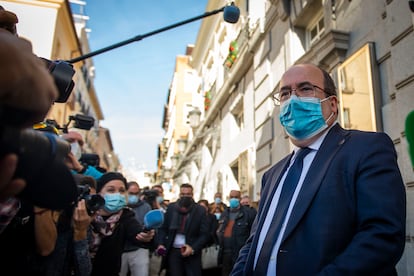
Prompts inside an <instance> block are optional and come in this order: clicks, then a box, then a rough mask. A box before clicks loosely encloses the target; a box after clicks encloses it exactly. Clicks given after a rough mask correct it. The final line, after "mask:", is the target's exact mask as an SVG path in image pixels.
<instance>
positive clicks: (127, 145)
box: [84, 0, 219, 172]
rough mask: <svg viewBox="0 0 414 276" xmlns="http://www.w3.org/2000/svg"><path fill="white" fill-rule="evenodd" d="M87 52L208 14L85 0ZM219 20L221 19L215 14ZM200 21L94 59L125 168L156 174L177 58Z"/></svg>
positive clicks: (196, 0)
mask: <svg viewBox="0 0 414 276" xmlns="http://www.w3.org/2000/svg"><path fill="white" fill-rule="evenodd" d="M86 2H87V4H86V6H85V8H84V13H85V15H87V16H89V17H90V19H89V21H88V22H87V27H88V28H90V29H91V32H90V34H89V43H90V48H91V51H95V50H99V49H101V48H104V47H107V46H110V45H113V44H115V43H118V42H121V41H124V40H127V39H130V38H132V37H135V36H137V35H143V34H147V33H149V32H152V31H154V30H158V29H160V28H163V27H166V26H169V25H172V24H175V23H177V22H181V21H183V20H187V19H190V18H192V17H195V16H198V15H201V14H204V13H205V12H206V6H207V0H158V1H142V0H105V1H102V0H87V1H86ZM213 16H219V15H213ZM200 24H201V20H198V21H194V22H192V23H188V24H186V25H183V26H180V27H177V28H175V29H171V30H168V31H165V32H162V33H159V34H156V35H153V36H149V37H146V38H145V39H143V40H140V41H137V42H133V43H131V44H128V45H125V46H122V47H120V48H117V49H114V50H111V51H109V52H105V53H102V54H99V55H97V56H94V57H93V58H92V59H93V63H94V65H95V80H94V85H95V90H96V93H97V95H98V99H99V102H100V105H101V108H102V111H103V114H104V120H102V121H101V122H100V124H101V126H102V127H105V128H108V129H109V130H110V134H111V139H112V143H113V146H114V151H115V153H116V154H117V155H118V157H119V158H120V160H121V164H122V166H123V167H126V168H129V169H131V168H132V169H136V170H142V171H143V170H145V171H149V172H155V171H156V169H157V145H158V144H159V143H160V142H161V140H162V137H163V135H164V133H165V132H164V130H163V129H162V119H163V110H164V108H163V107H164V105H165V103H166V101H167V95H168V89H169V86H170V84H171V81H172V77H173V72H174V66H175V59H176V56H177V55H182V54H185V50H186V46H187V45H188V44H195V41H196V38H197V33H198V30H199V28H200Z"/></svg>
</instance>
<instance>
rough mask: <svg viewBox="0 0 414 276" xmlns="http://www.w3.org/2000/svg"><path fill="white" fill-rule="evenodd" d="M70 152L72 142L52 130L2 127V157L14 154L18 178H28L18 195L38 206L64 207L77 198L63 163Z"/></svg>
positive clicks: (0, 133) (0, 142)
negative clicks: (51, 131) (16, 158)
mask: <svg viewBox="0 0 414 276" xmlns="http://www.w3.org/2000/svg"><path fill="white" fill-rule="evenodd" d="M69 152H70V145H69V143H67V142H66V141H65V140H63V139H61V138H60V137H59V136H57V135H55V134H53V133H50V132H42V131H39V130H33V129H20V128H17V127H13V126H9V125H3V126H2V128H1V129H0V156H4V155H6V154H9V153H15V154H16V155H17V156H18V164H17V168H16V172H15V177H16V178H17V177H18V178H23V179H24V180H25V181H26V187H25V189H24V190H23V191H22V192H21V194H19V197H21V198H24V199H27V200H29V201H31V202H32V203H33V204H34V205H37V206H39V207H44V208H49V209H62V208H65V207H66V206H68V205H70V204H71V202H73V201H74V200H75V199H76V195H77V191H76V184H75V181H74V179H73V176H72V174H71V173H70V171H69V169H68V168H67V167H66V165H65V163H64V160H65V158H66V156H67V155H68V154H69Z"/></svg>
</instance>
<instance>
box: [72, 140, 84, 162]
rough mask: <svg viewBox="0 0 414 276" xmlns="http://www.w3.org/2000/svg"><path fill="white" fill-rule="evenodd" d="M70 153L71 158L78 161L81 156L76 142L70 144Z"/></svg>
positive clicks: (80, 150)
mask: <svg viewBox="0 0 414 276" xmlns="http://www.w3.org/2000/svg"><path fill="white" fill-rule="evenodd" d="M70 151H71V152H72V154H73V156H75V158H76V160H79V159H80V158H81V156H82V149H81V147H80V145H79V144H78V142H73V143H71V144H70Z"/></svg>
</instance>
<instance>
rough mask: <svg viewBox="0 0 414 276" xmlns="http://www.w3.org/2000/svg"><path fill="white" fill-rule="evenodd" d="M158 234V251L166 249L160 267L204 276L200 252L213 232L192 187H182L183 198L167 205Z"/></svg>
mask: <svg viewBox="0 0 414 276" xmlns="http://www.w3.org/2000/svg"><path fill="white" fill-rule="evenodd" d="M158 234H159V240H158V241H159V246H158V248H157V252H163V251H166V256H165V257H164V258H163V261H162V264H161V269H164V268H166V269H167V273H168V275H170V276H201V251H202V249H203V248H204V246H205V245H206V243H207V242H208V240H209V238H210V232H209V225H208V224H207V213H206V210H205V209H204V207H202V206H200V205H198V204H197V203H195V202H194V200H193V186H191V185H190V184H187V183H184V184H182V185H181V186H180V199H179V200H178V201H177V202H174V203H171V204H169V205H168V207H167V211H166V213H165V216H164V224H163V226H162V227H161V228H160V229H159V231H158Z"/></svg>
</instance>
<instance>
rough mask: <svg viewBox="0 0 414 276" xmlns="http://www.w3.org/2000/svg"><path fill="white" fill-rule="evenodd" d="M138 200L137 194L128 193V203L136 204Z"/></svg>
mask: <svg viewBox="0 0 414 276" xmlns="http://www.w3.org/2000/svg"><path fill="white" fill-rule="evenodd" d="M138 201H139V198H138V196H137V195H132V194H130V195H128V204H131V205H133V204H137V203H138Z"/></svg>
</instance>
